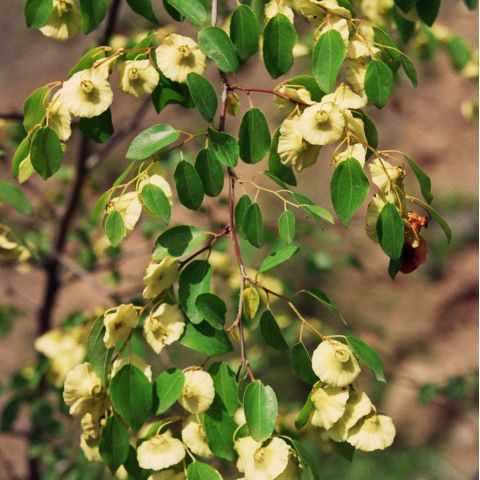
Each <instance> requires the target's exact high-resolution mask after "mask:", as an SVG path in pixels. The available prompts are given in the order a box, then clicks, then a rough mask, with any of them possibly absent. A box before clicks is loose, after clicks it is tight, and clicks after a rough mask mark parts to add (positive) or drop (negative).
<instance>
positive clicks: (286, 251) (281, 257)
mask: <svg viewBox="0 0 480 480" xmlns="http://www.w3.org/2000/svg"><path fill="white" fill-rule="evenodd" d="M299 250H300V248H299V247H296V246H290V247H282V248H279V249H278V250H276V251H275V252H273V253H271V254H270V255H269V256H268V257H267V258H265V259H264V260H263V262H262V263H261V265H260V268H259V269H258V273H265V272H267V271H268V270H271V269H272V268H276V267H278V266H279V265H281V264H282V263H284V262H286V261H288V260H290V259H291V258H292V257H293V256H294V255H295V254H296V253H297V252H298V251H299Z"/></svg>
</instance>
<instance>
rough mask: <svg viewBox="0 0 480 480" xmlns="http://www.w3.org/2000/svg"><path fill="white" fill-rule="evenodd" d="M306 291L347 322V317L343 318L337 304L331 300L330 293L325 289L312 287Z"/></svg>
mask: <svg viewBox="0 0 480 480" xmlns="http://www.w3.org/2000/svg"><path fill="white" fill-rule="evenodd" d="M305 293H307V294H308V295H310V296H311V297H312V298H314V299H315V300H317V302H320V303H321V304H322V305H323V306H324V307H325V308H327V309H328V310H330V311H331V312H332V313H334V314H335V315H336V316H337V317H338V318H339V319H340V320H342V322H344V323H346V322H345V319H344V318H343V315H342V314H341V313H340V311H339V310H338V308H337V306H336V305H335V304H334V303H333V302H332V301H331V300H330V298H329V297H328V295H327V294H326V293H325V292H324V291H323V290H320V289H319V288H316V287H312V288H309V289H308V290H305Z"/></svg>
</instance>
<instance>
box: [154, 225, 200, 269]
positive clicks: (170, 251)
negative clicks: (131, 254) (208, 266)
mask: <svg viewBox="0 0 480 480" xmlns="http://www.w3.org/2000/svg"><path fill="white" fill-rule="evenodd" d="M207 240H208V235H207V234H206V233H205V232H204V231H202V230H199V229H198V228H196V227H191V226H189V225H180V226H178V227H173V228H170V229H168V230H165V232H163V233H162V234H161V235H160V236H159V237H158V238H157V241H156V243H155V249H154V250H153V259H154V260H161V259H162V258H165V257H166V256H167V255H169V256H171V257H183V256H186V255H189V254H190V253H193V252H194V251H195V250H197V249H199V248H200V247H202V246H203V244H204V243H206V241H207Z"/></svg>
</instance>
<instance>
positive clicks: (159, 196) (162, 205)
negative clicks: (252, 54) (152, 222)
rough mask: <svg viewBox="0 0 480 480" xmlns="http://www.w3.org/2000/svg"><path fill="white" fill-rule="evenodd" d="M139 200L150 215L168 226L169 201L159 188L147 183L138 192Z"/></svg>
mask: <svg viewBox="0 0 480 480" xmlns="http://www.w3.org/2000/svg"><path fill="white" fill-rule="evenodd" d="M140 200H141V202H142V204H143V205H144V206H145V208H146V209H147V210H148V211H149V212H150V213H151V214H152V215H154V216H155V217H158V218H159V219H160V220H161V221H162V222H163V223H165V224H166V225H167V224H168V222H169V221H170V213H171V206H170V201H169V200H168V198H167V196H166V195H165V193H164V191H163V190H162V189H161V188H160V187H157V186H156V185H153V184H152V183H148V184H147V185H145V186H144V187H143V188H142V190H141V192H140Z"/></svg>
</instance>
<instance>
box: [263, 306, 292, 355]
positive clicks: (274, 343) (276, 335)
mask: <svg viewBox="0 0 480 480" xmlns="http://www.w3.org/2000/svg"><path fill="white" fill-rule="evenodd" d="M260 331H261V333H262V337H263V340H264V341H265V343H266V344H267V345H268V346H269V347H272V348H274V349H275V350H280V351H281V352H284V351H285V350H288V345H287V342H286V341H285V338H283V334H282V331H281V330H280V327H279V326H278V323H277V321H276V320H275V317H274V316H273V313H272V312H271V311H270V310H265V311H264V312H263V314H262V317H261V318H260Z"/></svg>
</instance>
